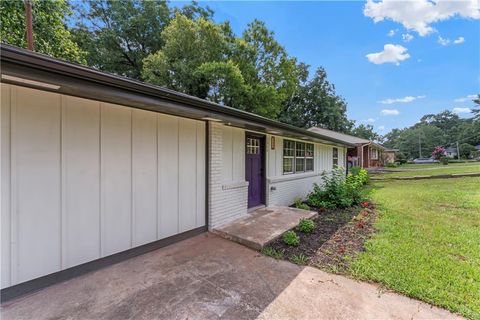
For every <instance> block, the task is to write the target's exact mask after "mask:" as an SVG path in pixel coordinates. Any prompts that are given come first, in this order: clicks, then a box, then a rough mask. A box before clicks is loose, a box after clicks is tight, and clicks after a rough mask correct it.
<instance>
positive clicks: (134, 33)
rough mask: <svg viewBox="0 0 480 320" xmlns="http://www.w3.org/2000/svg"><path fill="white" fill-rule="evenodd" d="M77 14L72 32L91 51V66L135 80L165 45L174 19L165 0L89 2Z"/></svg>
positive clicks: (89, 53) (79, 7) (96, 0)
mask: <svg viewBox="0 0 480 320" xmlns="http://www.w3.org/2000/svg"><path fill="white" fill-rule="evenodd" d="M76 12H77V18H78V21H77V23H76V26H75V28H74V29H73V30H72V32H73V33H74V35H75V39H76V40H77V42H78V43H79V44H80V46H81V47H82V48H83V49H84V50H85V51H86V52H88V56H87V62H88V65H90V66H93V67H95V68H98V69H100V70H103V71H107V72H112V73H116V74H120V75H124V76H128V77H131V78H135V79H139V78H140V74H141V70H142V65H143V59H144V58H145V57H146V56H147V55H149V54H150V53H153V52H156V51H157V50H159V49H160V48H161V47H162V46H163V43H164V40H163V38H162V36H161V33H162V31H163V29H164V28H165V26H166V25H167V24H168V23H169V20H170V9H169V8H168V5H167V3H166V1H164V0H149V1H143V0H88V1H86V2H82V3H81V5H79V6H78V7H77V8H76Z"/></svg>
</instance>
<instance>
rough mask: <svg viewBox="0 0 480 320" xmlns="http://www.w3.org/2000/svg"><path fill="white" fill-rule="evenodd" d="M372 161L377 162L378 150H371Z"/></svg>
mask: <svg viewBox="0 0 480 320" xmlns="http://www.w3.org/2000/svg"><path fill="white" fill-rule="evenodd" d="M371 156H372V160H378V150H377V149H372V155H371Z"/></svg>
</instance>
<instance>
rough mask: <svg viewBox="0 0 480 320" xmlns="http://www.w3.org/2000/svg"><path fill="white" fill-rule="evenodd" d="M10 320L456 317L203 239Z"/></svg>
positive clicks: (131, 264) (58, 293)
mask: <svg viewBox="0 0 480 320" xmlns="http://www.w3.org/2000/svg"><path fill="white" fill-rule="evenodd" d="M1 318H2V319H3V320H7V319H216V318H222V319H256V318H258V319H392V318H393V319H447V318H448V319H453V318H456V316H455V315H453V314H451V313H449V312H447V311H445V310H442V309H439V308H436V307H432V306H430V305H428V304H425V303H421V302H419V301H416V300H412V299H409V298H407V297H404V296H401V295H397V294H393V293H386V292H382V291H381V290H380V289H379V288H378V287H377V286H375V285H372V284H367V283H362V282H357V281H354V280H351V279H348V278H345V277H341V276H335V275H331V274H328V273H325V272H322V271H320V270H317V269H314V268H310V267H299V266H296V265H294V264H291V263H289V262H284V261H276V260H273V259H271V258H267V257H264V256H261V255H259V254H258V253H257V252H255V251H252V250H250V249H248V248H246V247H243V246H241V245H239V244H236V243H233V242H230V241H228V240H224V239H222V238H219V237H217V236H215V235H212V234H203V235H200V236H197V237H194V238H191V239H189V240H186V241H183V242H180V243H177V244H174V245H172V246H169V247H166V248H163V249H160V250H156V251H153V252H151V253H148V254H145V255H142V256H139V257H136V258H134V259H130V260H128V261H124V262H121V263H118V264H116V265H113V266H110V267H108V268H105V269H102V270H98V271H96V272H93V273H90V274H87V275H84V276H81V277H78V278H75V279H73V280H70V281H67V282H63V283H60V284H58V285H55V286H51V287H49V288H46V289H44V290H42V291H39V292H37V293H34V294H31V295H29V296H25V297H22V298H19V299H16V300H13V301H11V302H8V303H7V304H4V305H2V310H1Z"/></svg>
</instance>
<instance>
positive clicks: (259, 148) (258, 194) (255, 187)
mask: <svg viewBox="0 0 480 320" xmlns="http://www.w3.org/2000/svg"><path fill="white" fill-rule="evenodd" d="M246 140H247V144H246V150H245V151H246V166H245V175H246V177H245V178H246V179H247V181H248V182H249V184H248V207H249V208H251V207H255V206H258V205H261V204H263V198H264V197H263V194H264V190H263V189H264V185H263V141H264V140H263V138H261V137H256V136H248V135H247V138H246Z"/></svg>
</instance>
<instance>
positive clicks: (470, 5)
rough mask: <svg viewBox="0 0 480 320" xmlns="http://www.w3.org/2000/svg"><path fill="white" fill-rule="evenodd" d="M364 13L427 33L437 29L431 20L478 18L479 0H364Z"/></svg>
mask: <svg viewBox="0 0 480 320" xmlns="http://www.w3.org/2000/svg"><path fill="white" fill-rule="evenodd" d="M363 14H364V15H365V16H367V17H370V18H372V19H373V21H374V22H375V23H377V22H380V21H384V20H392V21H395V22H398V23H401V24H402V25H403V26H404V27H405V28H406V29H407V30H414V31H416V32H417V33H418V34H419V35H420V36H426V35H427V34H429V33H432V32H435V31H436V30H435V29H434V28H433V27H432V26H431V24H432V23H435V22H439V21H443V20H448V19H450V18H452V17H455V16H459V17H463V18H472V19H480V2H479V1H478V0H465V1H452V0H409V1H396V0H380V1H377V0H367V3H366V4H365V7H364V8H363Z"/></svg>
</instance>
